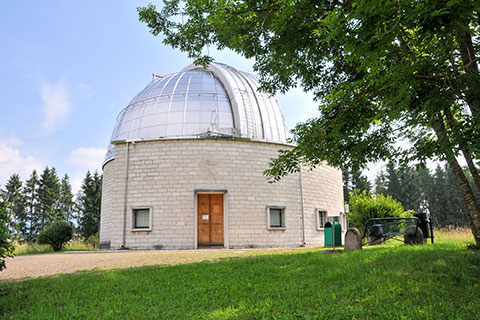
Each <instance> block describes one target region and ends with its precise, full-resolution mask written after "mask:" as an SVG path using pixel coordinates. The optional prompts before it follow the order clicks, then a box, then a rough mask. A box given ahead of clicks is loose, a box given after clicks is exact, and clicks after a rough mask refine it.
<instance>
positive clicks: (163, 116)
mask: <svg viewBox="0 0 480 320" xmlns="http://www.w3.org/2000/svg"><path fill="white" fill-rule="evenodd" d="M167 115H168V113H166V112H163V113H158V114H156V115H155V125H162V124H166V123H167Z"/></svg>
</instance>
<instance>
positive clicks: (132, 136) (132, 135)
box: [127, 129, 140, 140]
mask: <svg viewBox="0 0 480 320" xmlns="http://www.w3.org/2000/svg"><path fill="white" fill-rule="evenodd" d="M139 132H140V130H139V129H137V130H132V131H130V132H128V135H127V139H132V140H134V139H138V134H139Z"/></svg>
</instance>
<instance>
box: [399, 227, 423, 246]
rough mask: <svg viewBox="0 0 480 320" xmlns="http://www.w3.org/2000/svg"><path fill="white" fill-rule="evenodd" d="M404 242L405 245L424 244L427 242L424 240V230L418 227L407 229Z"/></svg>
mask: <svg viewBox="0 0 480 320" xmlns="http://www.w3.org/2000/svg"><path fill="white" fill-rule="evenodd" d="M403 242H404V243H405V244H423V243H425V240H424V239H423V232H422V229H420V228H417V226H408V227H406V228H405V234H404V236H403Z"/></svg>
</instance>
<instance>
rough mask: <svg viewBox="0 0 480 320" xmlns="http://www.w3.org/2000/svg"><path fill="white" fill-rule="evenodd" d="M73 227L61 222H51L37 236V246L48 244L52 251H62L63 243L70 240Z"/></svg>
mask: <svg viewBox="0 0 480 320" xmlns="http://www.w3.org/2000/svg"><path fill="white" fill-rule="evenodd" d="M72 237H73V227H72V226H71V225H69V224H68V223H67V222H65V221H63V220H58V221H55V222H53V223H52V224H51V225H49V226H48V227H47V228H45V229H44V230H43V231H42V232H40V234H39V235H38V238H37V242H38V243H39V244H49V245H51V246H52V248H53V250H54V251H60V250H62V246H63V244H64V243H66V242H68V241H70V240H72Z"/></svg>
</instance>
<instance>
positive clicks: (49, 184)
mask: <svg viewBox="0 0 480 320" xmlns="http://www.w3.org/2000/svg"><path fill="white" fill-rule="evenodd" d="M59 198H60V182H59V180H58V176H57V171H56V170H55V168H52V169H49V168H48V167H46V168H45V169H44V170H43V173H42V175H41V176H40V186H39V188H38V199H39V207H40V210H41V212H40V226H39V227H40V230H42V229H43V228H45V226H46V225H47V224H49V223H51V222H52V221H54V220H55V219H56V218H57V217H58V200H59Z"/></svg>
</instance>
